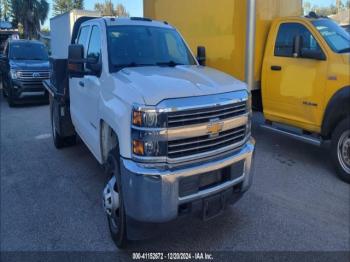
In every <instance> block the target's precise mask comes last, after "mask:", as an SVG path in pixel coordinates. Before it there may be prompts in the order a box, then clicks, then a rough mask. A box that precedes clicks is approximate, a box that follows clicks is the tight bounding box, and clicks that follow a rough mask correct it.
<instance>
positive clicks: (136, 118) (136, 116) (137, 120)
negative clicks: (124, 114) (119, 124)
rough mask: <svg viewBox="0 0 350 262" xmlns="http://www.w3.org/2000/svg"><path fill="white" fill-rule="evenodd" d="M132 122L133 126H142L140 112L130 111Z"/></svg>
mask: <svg viewBox="0 0 350 262" xmlns="http://www.w3.org/2000/svg"><path fill="white" fill-rule="evenodd" d="M132 123H133V125H135V126H142V112H141V111H133V112H132Z"/></svg>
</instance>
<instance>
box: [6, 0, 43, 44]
mask: <svg viewBox="0 0 350 262" xmlns="http://www.w3.org/2000/svg"><path fill="white" fill-rule="evenodd" d="M11 4H12V19H13V21H12V23H13V24H14V25H15V26H16V25H18V24H19V23H20V24H21V25H22V26H23V33H24V37H25V38H28V39H32V38H36V37H37V32H38V31H40V24H43V23H44V22H45V20H46V19H47V15H48V13H49V4H48V2H47V1H46V0H11Z"/></svg>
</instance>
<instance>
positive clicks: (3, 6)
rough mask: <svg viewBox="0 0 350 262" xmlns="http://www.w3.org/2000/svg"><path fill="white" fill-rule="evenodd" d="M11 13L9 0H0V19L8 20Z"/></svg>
mask: <svg viewBox="0 0 350 262" xmlns="http://www.w3.org/2000/svg"><path fill="white" fill-rule="evenodd" d="M11 15H12V2H11V0H0V19H1V20H4V21H9V20H10V18H11Z"/></svg>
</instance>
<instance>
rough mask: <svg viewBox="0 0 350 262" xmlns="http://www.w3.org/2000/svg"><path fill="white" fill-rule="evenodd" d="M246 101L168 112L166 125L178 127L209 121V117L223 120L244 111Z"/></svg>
mask: <svg viewBox="0 0 350 262" xmlns="http://www.w3.org/2000/svg"><path fill="white" fill-rule="evenodd" d="M246 111H247V103H246V102H240V103H235V104H229V105H224V106H220V105H219V106H214V107H210V108H204V109H197V110H187V111H185V112H183V111H179V112H170V113H169V114H168V127H170V128H171V127H179V126H185V125H191V124H192V125H193V124H199V123H206V122H210V120H211V119H219V120H224V119H228V118H232V117H235V116H238V115H241V114H244V113H246Z"/></svg>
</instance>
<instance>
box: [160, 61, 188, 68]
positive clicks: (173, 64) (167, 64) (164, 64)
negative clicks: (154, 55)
mask: <svg viewBox="0 0 350 262" xmlns="http://www.w3.org/2000/svg"><path fill="white" fill-rule="evenodd" d="M156 65H158V66H170V67H175V66H178V65H184V64H181V63H176V62H174V61H172V60H171V61H168V62H158V63H156Z"/></svg>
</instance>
